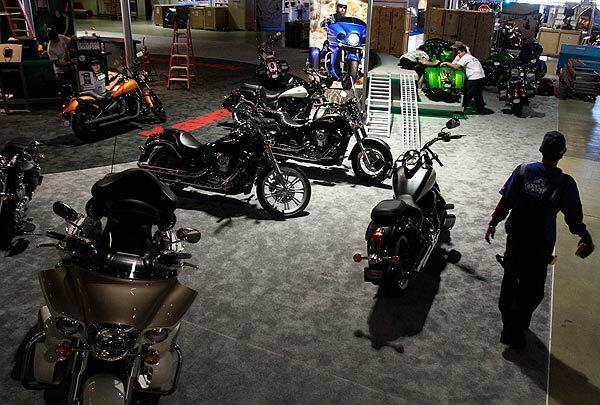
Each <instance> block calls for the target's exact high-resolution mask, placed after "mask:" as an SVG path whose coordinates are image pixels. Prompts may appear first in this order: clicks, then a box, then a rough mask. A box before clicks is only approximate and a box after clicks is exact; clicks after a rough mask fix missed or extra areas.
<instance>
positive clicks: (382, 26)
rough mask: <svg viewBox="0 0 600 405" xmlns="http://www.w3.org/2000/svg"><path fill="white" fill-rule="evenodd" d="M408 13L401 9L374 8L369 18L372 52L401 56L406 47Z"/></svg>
mask: <svg viewBox="0 0 600 405" xmlns="http://www.w3.org/2000/svg"><path fill="white" fill-rule="evenodd" d="M409 31H410V12H409V11H408V10H406V9H405V8H402V7H387V6H375V8H374V9H373V14H372V17H371V43H370V47H371V49H372V50H375V51H380V52H385V53H388V54H390V55H394V56H401V55H402V54H403V53H404V52H406V49H407V47H408V33H409Z"/></svg>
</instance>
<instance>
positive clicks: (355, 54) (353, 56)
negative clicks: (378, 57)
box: [345, 49, 362, 62]
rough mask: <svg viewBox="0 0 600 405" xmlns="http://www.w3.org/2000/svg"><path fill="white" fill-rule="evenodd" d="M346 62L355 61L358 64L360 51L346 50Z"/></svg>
mask: <svg viewBox="0 0 600 405" xmlns="http://www.w3.org/2000/svg"><path fill="white" fill-rule="evenodd" d="M345 56H346V60H355V61H357V62H360V60H361V59H362V58H361V55H360V51H358V50H356V49H346V53H345Z"/></svg>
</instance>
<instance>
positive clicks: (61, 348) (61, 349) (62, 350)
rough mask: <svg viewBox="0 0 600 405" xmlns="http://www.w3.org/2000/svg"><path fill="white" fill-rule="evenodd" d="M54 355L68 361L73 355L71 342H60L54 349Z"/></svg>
mask: <svg viewBox="0 0 600 405" xmlns="http://www.w3.org/2000/svg"><path fill="white" fill-rule="evenodd" d="M54 354H56V355H57V356H58V357H59V358H61V359H66V358H67V357H69V356H70V355H71V342H68V341H64V342H60V343H59V344H57V345H56V348H55V349H54Z"/></svg>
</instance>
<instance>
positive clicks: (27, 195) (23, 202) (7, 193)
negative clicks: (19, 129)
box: [0, 138, 44, 248]
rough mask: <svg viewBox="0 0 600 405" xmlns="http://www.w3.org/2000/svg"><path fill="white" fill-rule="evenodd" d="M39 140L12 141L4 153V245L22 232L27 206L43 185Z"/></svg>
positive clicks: (0, 201)
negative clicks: (38, 188)
mask: <svg viewBox="0 0 600 405" xmlns="http://www.w3.org/2000/svg"><path fill="white" fill-rule="evenodd" d="M38 145H39V143H38V142H37V141H34V140H31V139H25V138H17V139H13V140H11V141H9V142H8V143H7V144H6V145H5V146H4V148H3V149H2V151H1V152H0V235H1V237H0V247H2V248H5V247H6V246H7V245H9V244H10V242H11V240H12V238H13V237H14V236H16V235H18V234H19V233H21V232H22V228H23V225H24V224H25V220H26V213H27V205H28V203H29V201H31V199H32V198H33V193H34V191H35V190H36V188H37V187H38V186H39V185H40V184H42V178H43V176H42V170H41V168H40V160H41V159H42V158H43V157H44V155H43V154H41V153H40V152H38V149H37V147H38Z"/></svg>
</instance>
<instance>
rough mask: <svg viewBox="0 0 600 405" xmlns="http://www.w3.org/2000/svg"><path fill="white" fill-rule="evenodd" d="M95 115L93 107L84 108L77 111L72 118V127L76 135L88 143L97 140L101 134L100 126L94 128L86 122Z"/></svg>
mask: <svg viewBox="0 0 600 405" xmlns="http://www.w3.org/2000/svg"><path fill="white" fill-rule="evenodd" d="M93 116H95V114H92V110H91V109H84V110H80V111H77V112H76V113H75V114H74V115H73V118H72V120H71V129H72V130H73V133H74V134H75V136H76V137H77V138H79V139H81V140H82V141H84V142H86V143H90V142H94V141H96V140H97V139H98V138H99V136H100V135H101V132H100V129H99V128H92V127H90V126H88V125H87V124H86V121H88V120H89V119H90V117H93Z"/></svg>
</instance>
